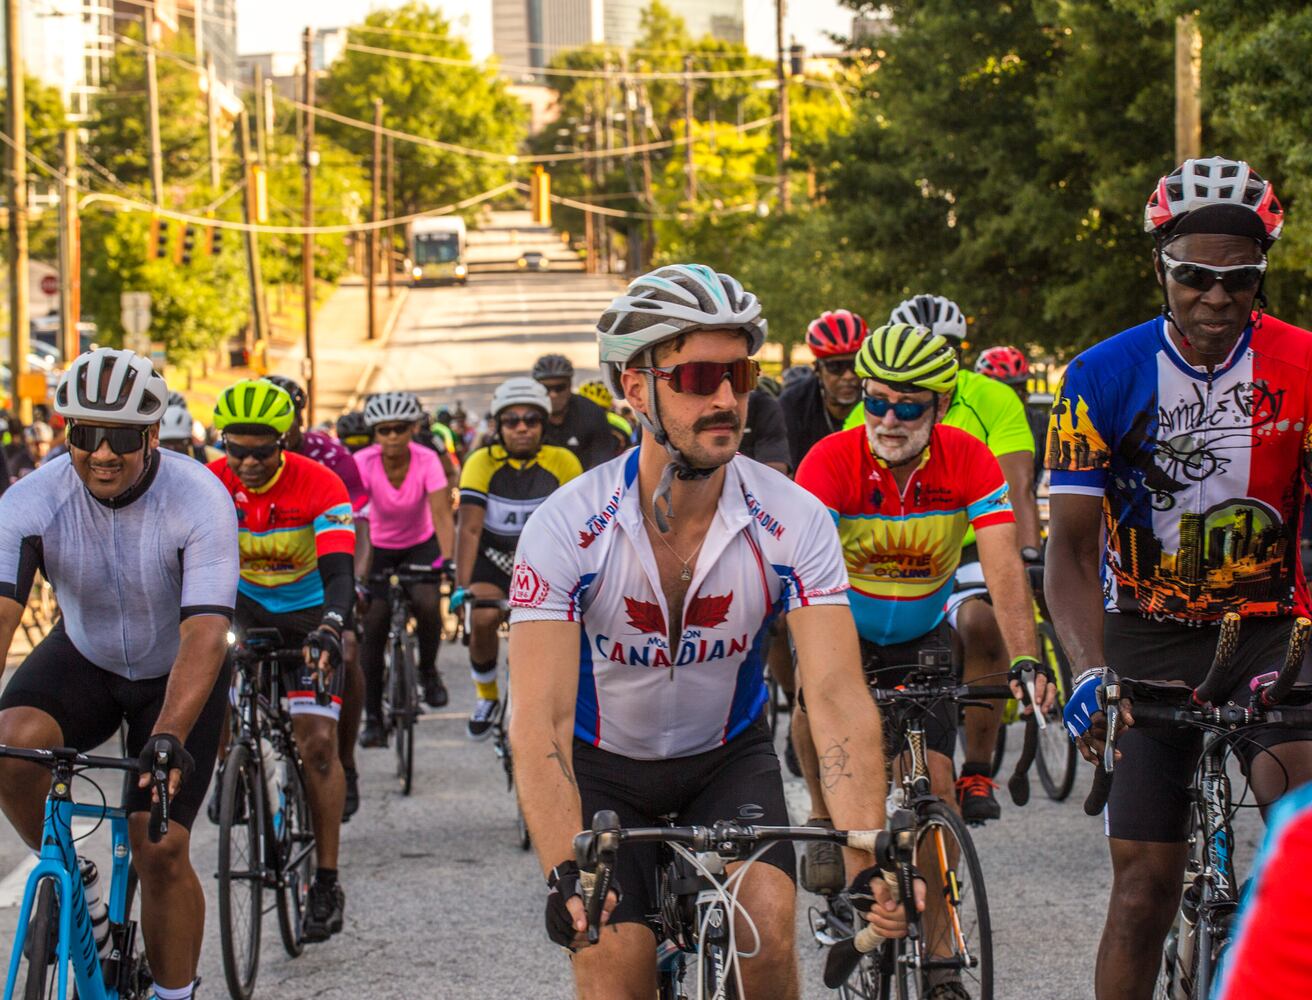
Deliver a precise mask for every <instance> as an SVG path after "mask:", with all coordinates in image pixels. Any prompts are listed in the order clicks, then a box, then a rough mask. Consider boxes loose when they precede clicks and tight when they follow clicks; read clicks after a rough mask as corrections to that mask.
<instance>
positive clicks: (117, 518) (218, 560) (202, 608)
mask: <svg viewBox="0 0 1312 1000" xmlns="http://www.w3.org/2000/svg"><path fill="white" fill-rule="evenodd" d="M155 455H156V456H157V457H155V458H153V459H152V460H151V463H150V466H149V467H148V469H147V471H146V473H145V474H144V475H143V476H142V478H141V481H140V482H138V483H137V485H136V486H134V487H133V488H132V489H131V490H130V491H129V492H128V493H127V494H125V495H124V496H122V497H119V498H117V499H116V500H113V501H110V502H102V501H100V500H97V499H96V498H95V497H94V496H92V495H91V493H90V492H89V491H88V490H87V488H86V486H84V485H83V483H82V481H81V480H80V479H79V478H78V476H77V473H76V471H74V469H73V463H72V460H71V459H70V458H69V457H68V456H66V455H65V456H61V457H60V458H57V459H55V460H54V461H52V462H47V463H46V464H45V465H43V466H41V468H39V469H37V470H36V471H35V472H33V473H32V474H31V475H28V476H25V477H24V478H22V479H20V480H19V481H18V482H17V483H15V484H14V485H13V486H11V487H10V488H9V489H8V490H6V491H5V493H4V495H3V496H0V596H3V597H9V598H12V599H13V600H15V601H18V602H19V603H20V604H22V603H25V602H26V601H27V595H28V591H29V590H30V589H31V586H32V578H33V575H34V573H35V571H36V570H37V569H40V570H41V572H42V575H44V576H45V578H46V579H47V580H49V581H50V584H51V586H53V587H54V589H55V596H56V597H57V598H58V600H59V609H60V612H61V614H62V615H63V619H64V628H65V629H66V630H67V632H68V637H69V638H70V639H71V640H72V642H73V645H74V646H75V647H76V648H77V650H78V652H80V653H81V654H82V655H83V656H85V657H86V658H87V659H88V660H90V661H91V662H92V663H94V664H95V665H96V666H98V667H100V668H101V669H103V670H107V671H109V672H110V673H114V674H118V675H119V676H121V677H126V678H128V680H142V679H146V678H151V677H160V676H163V675H164V674H167V673H168V672H169V670H170V669H171V668H172V666H173V661H174V660H175V659H176V658H177V655H178V643H179V632H178V622H179V620H181V619H185V618H188V617H191V616H192V615H205V614H212V615H225V616H227V617H228V618H231V617H232V609H233V605H234V603H235V601H236V597H237V573H238V552H237V514H236V510H235V508H234V507H233V505H232V498H231V497H229V496H228V493H227V491H226V490H225V489H224V488H223V484H222V483H220V482H219V480H218V479H217V478H216V477H215V476H214V474H213V473H212V472H210V471H209V470H208V469H207V468H205V466H203V465H201V464H200V463H199V462H197V461H195V460H194V459H192V458H189V457H187V456H185V455H178V454H175V453H173V452H171V451H162V450H161V451H158V452H156V453H155Z"/></svg>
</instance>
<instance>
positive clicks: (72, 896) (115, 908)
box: [4, 781, 131, 1000]
mask: <svg viewBox="0 0 1312 1000" xmlns="http://www.w3.org/2000/svg"><path fill="white" fill-rule="evenodd" d="M75 816H89V817H92V818H95V819H100V818H101V817H103V818H104V819H105V820H107V821H108V822H109V827H110V841H111V845H112V849H113V868H112V871H113V873H112V875H111V878H110V890H109V919H110V922H111V923H112V924H115V925H118V926H122V925H123V924H124V923H125V921H126V917H127V914H126V913H125V909H126V907H127V890H128V868H129V866H130V864H131V849H130V848H129V847H128V819H127V814H126V813H125V812H124V811H123V810H122V809H121V808H115V807H106V806H91V805H78V804H76V803H75V802H73V800H72V798H71V795H70V788H69V786H68V783H67V782H65V781H56V782H55V784H54V786H53V788H52V790H51V792H50V796H49V797H48V798H47V799H46V808H45V822H44V825H43V828H42V831H41V858H40V861H39V862H38V863H37V866H36V867H35V868H34V869H33V870H32V874H31V875H30V876H28V879H27V888H26V889H25V890H24V892H23V905H22V908H21V909H20V910H19V912H18V930H17V934H16V936H15V938H14V949H13V954H12V955H10V958H9V974H8V976H7V977H6V978H5V993H4V1000H12V998H13V996H14V986H15V984H16V982H17V979H18V968H19V965H20V964H21V962H22V957H23V942H24V939H25V938H26V937H27V927H28V921H29V920H31V917H32V907H33V905H34V904H35V902H36V893H37V888H38V886H39V885H40V884H41V881H42V880H43V879H47V878H49V879H52V880H53V881H54V883H55V891H56V893H57V895H58V899H59V944H58V949H57V951H56V955H57V960H56V969H57V972H58V977H59V979H58V992H57V993H56V994H55V996H56V997H58V998H59V1000H64V998H66V997H67V996H68V967H69V963H70V962H71V963H72V966H73V975H74V978H75V981H76V983H77V995H78V998H79V1000H119V992H118V987H117V984H115V985H114V986H109V985H106V983H105V978H104V973H103V972H102V971H101V967H100V957H99V954H98V953H97V950H96V938H95V931H94V929H93V928H92V925H91V914H90V913H88V912H87V899H86V895H85V893H84V892H83V891H82V875H81V871H80V869H79V868H78V863H77V852H76V851H75V850H74V845H73V824H72V821H73V817H75Z"/></svg>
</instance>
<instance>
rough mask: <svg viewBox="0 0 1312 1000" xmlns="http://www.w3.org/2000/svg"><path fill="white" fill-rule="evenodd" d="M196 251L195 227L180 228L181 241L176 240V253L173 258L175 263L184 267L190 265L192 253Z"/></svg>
mask: <svg viewBox="0 0 1312 1000" xmlns="http://www.w3.org/2000/svg"><path fill="white" fill-rule="evenodd" d="M195 249H196V227H195V226H192V225H186V226H183V227H182V239H180V240H178V252H177V256H176V257H175V258H174V261H175V263H178V264H181V265H182V266H183V267H186V266H187V265H189V264H190V263H191V255H192V252H193V251H194V250H195Z"/></svg>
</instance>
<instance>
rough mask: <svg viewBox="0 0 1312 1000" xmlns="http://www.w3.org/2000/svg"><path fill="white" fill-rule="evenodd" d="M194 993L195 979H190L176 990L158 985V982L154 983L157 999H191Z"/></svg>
mask: <svg viewBox="0 0 1312 1000" xmlns="http://www.w3.org/2000/svg"><path fill="white" fill-rule="evenodd" d="M195 995H196V982H195V980H193V981H191V982H190V983H188V984H187V985H186V986H182V987H179V988H178V989H176V990H169V989H165V988H164V987H163V986H160V985H159V984H158V983H156V984H155V996H156V997H157V998H158V1000H191V998H192V997H194V996H195Z"/></svg>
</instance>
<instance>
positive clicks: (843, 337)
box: [806, 309, 869, 358]
mask: <svg viewBox="0 0 1312 1000" xmlns="http://www.w3.org/2000/svg"><path fill="white" fill-rule="evenodd" d="M867 332H869V331H868V330H867V329H866V321H865V320H863V319H862V318H861V317H860V316H858V315H857V314H856V313H854V312H849V311H848V310H846V309H835V310H834V311H833V312H829V311H825V312H823V313H821V314H820V318H819V319H813V320H811V325H810V326H808V327H807V328H806V346H807V347H809V348H811V353H812V354H814V355H815V356H816V357H817V358H829V357H833V356H834V355H835V354H855V353H856V352H857V348H859V347H860V346H861V341H863V340H865V339H866V333H867Z"/></svg>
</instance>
